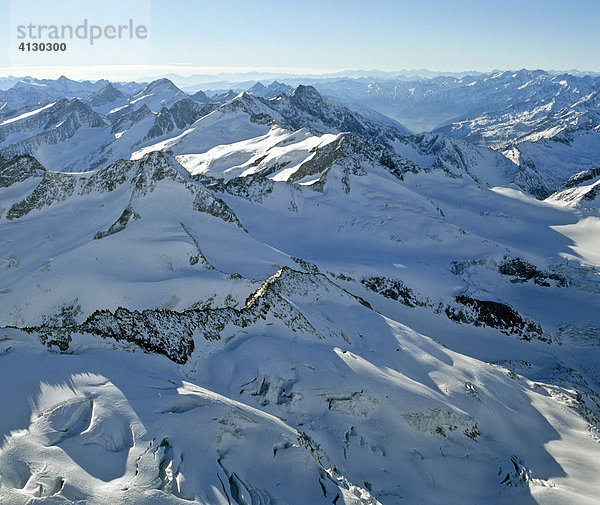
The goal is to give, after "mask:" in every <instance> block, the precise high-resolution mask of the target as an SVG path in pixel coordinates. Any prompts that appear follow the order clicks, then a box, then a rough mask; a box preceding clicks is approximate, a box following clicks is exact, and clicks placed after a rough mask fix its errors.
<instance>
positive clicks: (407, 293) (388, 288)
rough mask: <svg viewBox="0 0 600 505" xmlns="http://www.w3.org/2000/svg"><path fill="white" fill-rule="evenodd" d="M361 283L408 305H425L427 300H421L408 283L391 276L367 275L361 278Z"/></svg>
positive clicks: (370, 289) (371, 289) (369, 288)
mask: <svg viewBox="0 0 600 505" xmlns="http://www.w3.org/2000/svg"><path fill="white" fill-rule="evenodd" d="M360 282H361V284H362V285H363V286H364V287H365V288H367V289H368V290H369V291H373V292H375V293H378V294H380V295H381V296H385V297H386V298H390V299H392V300H396V301H398V302H400V303H402V304H403V305H406V306H408V307H424V306H426V305H427V303H426V302H424V301H423V300H420V299H419V298H418V297H417V296H416V295H415V293H414V291H413V290H412V289H410V288H409V287H408V286H406V284H404V283H403V282H402V281H400V280H398V279H390V278H389V277H367V278H363V279H361V281H360Z"/></svg>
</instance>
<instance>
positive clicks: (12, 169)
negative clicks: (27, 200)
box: [0, 154, 46, 188]
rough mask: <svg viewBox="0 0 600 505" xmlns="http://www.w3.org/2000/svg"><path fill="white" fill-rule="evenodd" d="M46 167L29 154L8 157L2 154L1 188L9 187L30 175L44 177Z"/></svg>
mask: <svg viewBox="0 0 600 505" xmlns="http://www.w3.org/2000/svg"><path fill="white" fill-rule="evenodd" d="M45 172H46V170H45V168H44V167H43V166H42V165H40V164H39V163H38V161H37V160H36V159H35V158H34V157H33V156H29V155H28V154H23V155H20V156H13V157H12V158H11V159H8V160H7V159H6V158H4V157H2V156H0V188H8V187H10V186H12V185H13V184H16V183H18V182H23V181H24V180H26V179H28V178H30V177H43V176H44V173H45Z"/></svg>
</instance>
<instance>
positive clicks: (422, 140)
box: [0, 81, 600, 505]
mask: <svg viewBox="0 0 600 505" xmlns="http://www.w3.org/2000/svg"><path fill="white" fill-rule="evenodd" d="M115 91H120V92H121V93H122V91H121V90H117V89H116V88H115ZM115 91H113V90H112V89H111V88H108V89H106V86H103V87H102V88H100V89H99V90H96V91H94V92H92V93H93V95H92V93H90V94H89V95H88V96H87V97H85V98H83V99H81V100H80V99H73V98H71V99H69V98H61V99H58V100H57V101H56V103H52V102H50V103H49V104H45V105H42V106H40V107H38V109H37V110H34V111H30V112H28V113H22V114H19V115H14V116H10V117H8V118H6V119H3V120H1V121H0V141H1V142H2V143H0V154H1V156H0V300H1V302H2V303H0V362H1V363H0V365H1V366H0V384H2V386H0V405H10V406H11V408H10V409H5V410H4V411H3V412H4V413H3V415H2V416H0V434H1V435H2V437H3V438H2V440H3V441H2V443H1V445H0V500H1V501H6V502H7V503H15V504H20V503H23V504H25V503H30V502H31V500H37V501H42V502H43V501H46V502H48V503H76V502H78V501H79V502H85V503H91V504H96V503H98V504H104V503H108V502H112V503H122V502H130V503H173V504H175V503H199V504H203V505H209V504H210V505H213V504H216V503H223V504H230V505H232V504H235V505H258V504H273V505H274V504H279V503H286V504H297V505H306V504H307V503H310V504H321V503H322V504H330V503H334V504H338V505H340V504H342V503H345V504H353V505H367V504H371V505H374V504H383V505H396V504H398V505H400V504H402V505H407V504H416V503H423V504H430V503H431V504H434V503H446V504H464V503H489V504H513V503H523V504H528V503H541V504H553V503H574V504H593V503H594V502H595V500H596V497H597V495H598V490H599V489H600V482H599V481H598V475H600V472H599V470H600V459H599V457H598V455H599V451H600V446H599V445H598V440H600V434H599V433H598V430H599V429H600V407H599V405H600V374H599V372H598V358H599V356H598V349H599V347H598V338H599V336H600V321H599V320H598V316H597V313H598V306H599V305H600V282H599V279H600V277H599V275H598V274H599V272H600V270H599V269H600V255H598V248H597V237H598V233H600V228H599V226H600V224H599V223H600V220H599V216H598V215H597V206H594V205H585V203H586V202H590V201H593V200H594V199H593V198H592V196H593V195H595V189H594V188H595V184H596V183H597V182H598V181H597V180H596V179H598V173H597V169H596V170H590V171H587V172H583V173H579V172H581V170H579V171H575V164H576V163H575V161H573V166H572V167H570V168H569V169H568V170H566V169H565V171H564V174H563V175H566V174H567V172H571V171H572V173H571V175H572V174H574V173H577V175H576V176H574V177H571V179H569V180H568V182H565V183H559V182H558V179H559V178H558V177H557V176H556V174H553V173H552V172H546V171H544V170H542V169H540V168H538V167H537V164H536V166H529V165H527V164H525V163H522V162H521V161H520V160H518V159H515V160H514V161H513V159H510V158H509V157H507V156H505V155H504V154H503V153H502V152H500V151H497V150H493V149H490V148H488V147H485V146H481V145H475V144H473V143H471V142H469V141H468V140H466V139H459V138H453V137H452V136H449V135H446V134H444V133H440V132H433V133H424V134H413V133H411V132H409V131H407V130H406V129H403V128H402V127H401V126H396V123H395V122H393V121H391V122H390V121H389V120H386V121H379V120H378V118H377V115H374V114H370V115H368V114H367V113H365V109H364V108H363V109H361V111H356V110H354V109H352V108H351V107H348V106H345V105H342V104H340V103H339V102H336V101H334V100H332V99H329V98H324V97H323V96H322V95H321V94H320V93H318V91H317V90H316V89H315V88H314V87H312V86H299V87H297V88H296V89H294V90H293V91H291V92H290V91H286V92H284V93H279V94H277V95H276V96H275V97H272V98H265V97H262V96H259V95H258V93H254V94H251V93H247V92H242V93H239V94H235V95H234V96H228V97H224V99H223V101H220V102H218V101H217V102H215V101H211V102H210V103H209V102H206V101H205V100H195V99H194V98H193V97H189V96H188V95H185V96H183V97H182V96H179V95H178V93H177V91H175V92H174V90H173V88H172V87H171V86H170V85H169V83H168V82H166V83H165V82H161V81H159V82H158V83H156V84H155V85H154V86H153V85H152V84H150V85H149V86H148V87H147V88H146V89H145V91H142V92H140V93H138V95H139V96H138V98H133V99H132V98H131V97H128V96H127V95H126V94H125V93H122V95H123V96H124V97H125V99H126V100H127V104H125V107H124V108H123V109H121V110H119V111H116V112H113V113H110V110H109V111H108V113H107V112H102V109H101V107H105V106H106V108H105V109H104V110H106V109H107V108H109V107H111V106H112V105H109V104H111V101H113V102H114V101H118V100H122V98H121V97H120V96H119V94H118V93H115ZM169 96H170V97H171V98H168V97H169ZM88 97H89V99H88ZM135 100H138V101H139V102H142V103H141V104H140V105H139V106H138V105H136V104H137V103H138V102H137V101H135ZM171 100H174V101H171ZM213 100H214V98H213ZM157 104H160V108H157V106H156V105H157ZM151 105H152V107H151ZM94 108H96V109H97V110H95V109H94ZM111 110H112V109H111ZM27 114H28V115H27ZM60 121H64V122H65V124H67V126H68V127H65V128H63V127H62V124H61V125H60V126H58V127H56V128H55V126H56V124H58V123H59V122H60ZM54 130H57V132H58V133H55V134H54V137H53V136H52V132H54ZM595 133H596V132H594V131H587V130H586V135H593V134H595ZM582 135H583V134H582ZM83 138H85V139H87V140H88V141H89V142H90V143H89V144H86V143H84V142H82V141H81V142H80V141H79V140H78V139H83ZM577 138H579V136H578V137H577ZM582 138H583V137H582ZM537 142H541V141H536V142H533V141H528V142H522V143H519V144H518V146H517V147H518V148H519V149H521V148H523V149H524V146H527V145H529V144H535V143H537ZM544 142H557V141H556V140H551V139H545V140H544ZM578 142H580V140H573V143H572V144H571V145H570V149H571V151H569V152H575V151H576V150H577V149H579V147H578V146H579V144H578ZM563 145H567V144H563ZM18 146H21V149H20V150H19V149H18ZM44 156H45V158H44ZM61 156H62V157H63V158H61ZM61 159H62V160H63V161H61ZM73 160H78V161H77V163H74V161H73ZM573 160H574V158H573ZM515 161H516V162H515ZM557 189H558V191H559V192H555V191H556V190H557ZM569 191H570V193H569ZM550 193H554V194H553V195H552V196H550V197H549V198H547V199H546V200H544V201H541V200H540V198H543V197H545V196H547V195H549V194H550ZM532 195H534V196H535V197H534V196H532ZM588 195H592V196H588ZM582 202H583V204H582ZM24 398H25V399H27V400H26V401H23V399H24Z"/></svg>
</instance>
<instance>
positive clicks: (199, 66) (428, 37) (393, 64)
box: [0, 0, 600, 78]
mask: <svg viewBox="0 0 600 505" xmlns="http://www.w3.org/2000/svg"><path fill="white" fill-rule="evenodd" d="M0 2H2V4H1V5H2V6H3V8H2V9H0V44H1V45H0V47H1V48H2V50H1V52H0V76H2V75H9V74H13V75H23V74H24V73H32V72H28V71H27V70H32V71H33V73H38V74H44V73H46V74H48V73H52V72H53V70H52V69H54V70H56V71H57V72H60V73H65V72H62V71H61V70H62V69H64V68H66V69H67V71H69V72H68V73H70V74H71V75H72V76H73V77H76V78H80V77H85V76H86V75H87V76H89V77H92V78H94V77H98V75H97V74H98V73H101V74H104V75H106V76H107V77H115V76H116V74H117V73H119V72H120V73H121V74H123V73H125V74H126V73H129V74H132V75H131V76H132V77H134V75H133V74H136V73H138V74H141V75H148V74H150V73H155V74H159V73H167V72H177V73H180V74H183V75H186V74H191V73H218V72H222V71H247V70H253V69H257V70H261V71H266V70H274V71H281V72H287V73H305V72H314V73H327V72H336V71H340V70H347V69H369V70H370V69H379V70H388V71H394V70H400V69H420V68H427V69H430V70H438V71H462V70H480V71H487V70H492V69H518V68H523V67H525V68H543V69H548V70H550V69H555V70H563V69H564V70H568V69H573V68H576V69H580V70H592V71H600V0H420V1H419V0H413V1H410V2H408V1H404V0H302V1H293V2H292V1H284V0H221V1H218V2H217V1H212V0H210V1H209V0H197V1H193V0H120V1H118V2H117V1H116V0H104V1H102V2H98V1H95V0H94V1H92V0H54V1H52V2H48V1H47V0H43V1H42V0H0ZM84 17H87V18H89V21H90V23H97V24H99V25H102V26H105V25H106V24H110V23H113V22H114V23H115V24H118V23H121V22H124V21H128V19H129V18H132V17H133V18H134V20H135V21H136V22H140V23H142V22H143V23H147V24H148V28H149V34H150V35H149V37H148V38H147V39H145V40H144V41H139V40H138V41H137V43H134V42H131V41H118V42H115V41H106V40H103V41H102V40H101V41H98V42H97V43H96V44H95V45H94V47H89V45H85V44H87V42H82V41H74V42H73V41H71V44H70V47H69V50H67V51H65V52H64V53H62V54H52V55H48V54H45V55H41V54H36V55H31V54H24V53H23V52H19V51H17V50H16V47H17V44H16V42H21V41H20V40H19V41H17V40H16V35H15V34H16V31H15V29H16V24H17V23H23V22H24V20H28V21H29V22H34V23H37V24H42V23H44V24H48V23H59V22H60V23H72V24H75V23H78V22H79V21H81V19H82V18H84ZM121 18H122V19H121ZM78 43H79V45H77V44H78ZM113 66H114V68H111V67H113ZM110 73H113V74H115V75H113V76H111V75H107V74H110ZM76 74H79V75H76ZM81 74H86V75H81ZM92 74H96V75H92Z"/></svg>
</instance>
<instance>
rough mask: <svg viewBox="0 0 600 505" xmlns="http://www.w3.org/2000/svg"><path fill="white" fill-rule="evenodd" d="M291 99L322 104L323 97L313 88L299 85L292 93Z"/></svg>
mask: <svg viewBox="0 0 600 505" xmlns="http://www.w3.org/2000/svg"><path fill="white" fill-rule="evenodd" d="M292 97H295V98H299V99H300V100H302V101H305V100H310V101H318V102H322V101H323V97H322V96H321V94H320V93H319V92H318V91H317V90H316V88H315V87H314V86H305V85H304V84H300V86H298V87H297V88H296V89H295V90H294V91H293V92H292Z"/></svg>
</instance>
